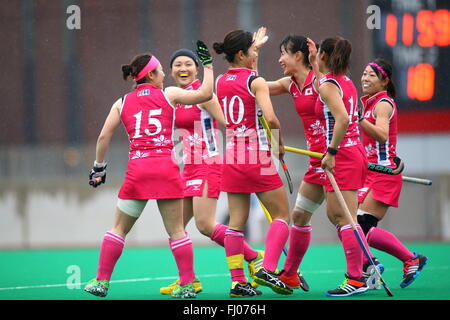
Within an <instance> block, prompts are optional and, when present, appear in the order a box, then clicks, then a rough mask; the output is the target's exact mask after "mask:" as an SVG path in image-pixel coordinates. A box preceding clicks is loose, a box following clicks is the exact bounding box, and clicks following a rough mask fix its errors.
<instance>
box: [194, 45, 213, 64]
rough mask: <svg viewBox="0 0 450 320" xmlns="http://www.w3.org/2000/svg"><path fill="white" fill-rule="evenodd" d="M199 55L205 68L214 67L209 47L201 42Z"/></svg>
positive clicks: (198, 50)
mask: <svg viewBox="0 0 450 320" xmlns="http://www.w3.org/2000/svg"><path fill="white" fill-rule="evenodd" d="M197 55H198V58H199V59H200V61H201V63H202V65H203V66H204V67H208V66H211V65H212V62H213V58H212V56H211V53H209V50H208V47H207V46H206V44H205V43H204V42H203V41H201V40H198V41H197Z"/></svg>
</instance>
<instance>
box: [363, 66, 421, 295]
mask: <svg viewBox="0 0 450 320" xmlns="http://www.w3.org/2000/svg"><path fill="white" fill-rule="evenodd" d="M361 87H362V91H363V93H364V94H365V96H363V97H361V102H362V112H361V115H360V119H359V126H360V128H361V129H362V143H363V145H364V148H365V149H366V154H367V158H368V160H369V161H370V162H373V163H377V164H381V165H385V166H393V167H395V163H394V160H393V159H394V157H395V156H396V148H397V117H398V110H397V106H396V104H395V102H394V98H395V86H394V83H393V82H392V66H391V65H390V63H388V62H387V61H386V60H383V59H376V60H375V61H373V62H370V63H369V64H368V65H367V66H366V68H365V69H364V72H363V74H362V77H361ZM401 189H402V175H401V174H398V175H386V174H382V173H377V172H374V171H369V172H368V173H367V177H366V180H365V182H364V187H363V188H361V189H360V190H359V191H358V201H359V203H360V205H359V209H358V223H359V224H360V226H361V228H362V229H363V231H364V233H365V234H366V238H367V242H368V244H369V245H370V246H371V247H372V248H376V249H379V250H381V251H384V252H387V253H389V254H390V255H392V256H394V257H396V258H397V259H399V260H400V261H402V262H403V280H402V281H401V283H400V287H402V288H405V287H407V286H408V285H410V284H411V283H412V282H413V281H414V279H415V278H416V277H417V276H418V275H419V273H420V271H421V270H422V268H423V267H424V266H425V264H426V262H427V258H426V257H425V256H423V255H421V254H416V253H413V252H411V251H410V250H408V249H407V248H406V247H405V246H404V245H403V244H402V243H401V241H400V240H399V239H398V238H397V237H396V236H395V235H393V234H392V233H390V232H389V231H386V230H383V229H380V228H377V224H378V221H380V220H381V219H383V218H384V216H385V215H386V212H387V211H388V209H389V207H396V208H397V207H398V200H399V198H400V192H401ZM368 268H370V266H368V265H367V264H365V265H364V270H365V271H366V272H367V273H368V274H370V270H369V271H367V270H368ZM379 268H380V267H379ZM382 270H383V268H382V267H381V268H380V271H382ZM372 284H373V283H371V282H369V286H371V285H372ZM374 284H375V287H377V286H378V284H377V283H376V282H375V283H374Z"/></svg>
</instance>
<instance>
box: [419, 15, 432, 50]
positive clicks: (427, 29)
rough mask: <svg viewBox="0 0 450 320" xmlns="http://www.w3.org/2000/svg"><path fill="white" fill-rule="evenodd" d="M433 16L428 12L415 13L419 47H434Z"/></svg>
mask: <svg viewBox="0 0 450 320" xmlns="http://www.w3.org/2000/svg"><path fill="white" fill-rule="evenodd" d="M433 18H434V15H433V12H432V11H430V10H420V11H419V12H418V13H417V17H416V23H417V31H418V32H419V34H418V35H417V43H418V45H419V46H421V47H432V46H433V45H434V29H435V28H434V21H433Z"/></svg>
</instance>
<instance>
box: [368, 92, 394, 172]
mask: <svg viewBox="0 0 450 320" xmlns="http://www.w3.org/2000/svg"><path fill="white" fill-rule="evenodd" d="M382 101H386V102H388V103H389V104H390V105H391V106H392V114H391V117H390V118H389V137H388V139H387V140H386V142H384V143H380V142H378V141H377V140H375V139H374V138H372V137H371V136H369V135H368V134H367V133H366V132H365V131H364V130H362V133H361V135H362V143H363V146H364V148H365V149H366V154H367V158H368V160H369V162H373V163H377V164H381V165H384V166H395V163H394V157H395V156H396V155H397V153H396V148H397V133H398V130H397V107H396V105H395V102H394V100H393V99H392V98H391V97H389V96H388V94H387V92H386V91H381V92H378V93H377V94H375V95H373V96H368V95H366V96H363V97H361V102H362V104H363V110H364V119H366V121H368V122H370V123H371V124H373V125H375V122H376V118H375V108H376V106H377V104H378V103H379V102H382Z"/></svg>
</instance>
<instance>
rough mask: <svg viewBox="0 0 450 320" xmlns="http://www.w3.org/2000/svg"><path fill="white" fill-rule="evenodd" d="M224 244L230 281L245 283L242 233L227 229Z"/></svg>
mask: <svg viewBox="0 0 450 320" xmlns="http://www.w3.org/2000/svg"><path fill="white" fill-rule="evenodd" d="M224 243H225V254H226V257H227V264H228V269H230V274H231V281H238V282H239V283H247V278H246V277H245V273H244V233H243V232H241V231H237V230H231V229H227V230H226V232H225V241H224Z"/></svg>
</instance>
